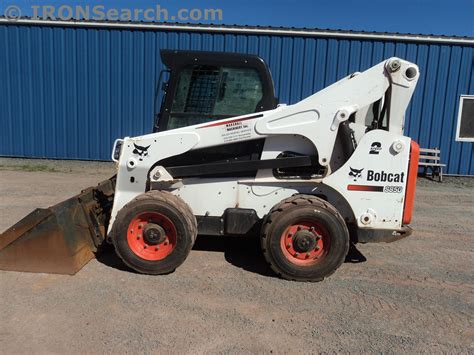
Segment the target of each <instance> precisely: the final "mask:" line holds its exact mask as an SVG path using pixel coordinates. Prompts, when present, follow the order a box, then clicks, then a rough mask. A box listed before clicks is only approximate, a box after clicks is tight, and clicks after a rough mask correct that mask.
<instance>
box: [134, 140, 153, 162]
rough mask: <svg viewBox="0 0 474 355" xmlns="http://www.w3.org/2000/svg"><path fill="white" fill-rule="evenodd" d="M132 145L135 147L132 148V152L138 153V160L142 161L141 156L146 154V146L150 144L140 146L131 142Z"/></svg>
mask: <svg viewBox="0 0 474 355" xmlns="http://www.w3.org/2000/svg"><path fill="white" fill-rule="evenodd" d="M133 146H134V147H135V149H134V150H133V154H138V156H139V158H138V160H140V161H143V158H144V157H147V156H148V148H150V146H147V147H141V146H139V145H136V144H135V143H133Z"/></svg>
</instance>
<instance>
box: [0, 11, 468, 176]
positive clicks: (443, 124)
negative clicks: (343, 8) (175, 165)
mask: <svg viewBox="0 0 474 355" xmlns="http://www.w3.org/2000/svg"><path fill="white" fill-rule="evenodd" d="M0 44H1V50H0V78H1V80H0V120H1V126H0V155H1V156H13V157H37V158H43V157H44V158H60V159H92V160H108V159H109V156H110V150H111V146H112V143H113V141H114V139H115V138H119V137H123V136H133V135H139V134H144V133H148V132H151V130H152V126H153V109H154V100H155V98H154V95H155V86H156V82H157V80H158V76H159V73H160V71H161V70H162V69H164V66H163V64H162V63H161V60H160V55H159V53H160V49H165V48H167V49H193V50H207V51H229V52H245V53H254V54H258V55H259V56H261V57H262V58H263V59H265V61H266V62H267V63H268V64H269V66H270V69H271V72H272V75H273V80H274V82H275V88H276V93H277V96H278V97H279V99H280V102H283V103H294V102H297V101H299V100H301V99H302V98H304V97H306V96H308V95H310V94H312V93H314V92H316V91H318V90H320V89H322V88H324V87H325V86H327V85H329V84H331V83H333V82H335V81H336V80H338V79H340V78H342V77H344V76H346V75H348V74H350V73H352V72H355V71H362V70H365V69H367V68H369V67H370V66H372V65H374V64H376V63H378V62H380V61H382V60H383V59H385V58H388V57H391V56H398V57H401V58H405V59H407V60H409V61H412V62H415V63H417V64H418V66H419V67H420V71H421V78H420V80H419V83H418V87H417V89H416V91H415V94H414V98H413V101H412V103H411V104H410V107H409V109H408V112H407V125H406V128H405V129H406V133H407V135H409V136H411V137H413V138H414V139H415V140H416V141H418V142H419V143H420V146H421V147H425V148H433V147H439V148H441V152H442V153H441V154H442V161H443V162H445V163H447V164H448V167H447V172H448V173H450V174H463V175H474V159H473V151H474V150H473V143H470V142H457V141H455V134H456V119H457V111H458V104H459V97H460V95H466V94H467V95H473V94H474V70H473V53H474V39H473V38H465V37H460V38H458V37H443V36H421V35H401V34H387V33H369V32H350V31H349V32H347V31H345V32H344V31H330V30H307V29H284V28H267V27H247V26H245V27H239V26H215V25H214V26H209V25H189V24H147V23H111V22H103V23H94V22H48V21H41V22H39V21H33V20H29V19H21V20H18V21H16V22H9V21H7V20H5V19H0ZM159 100H160V99H158V101H159Z"/></svg>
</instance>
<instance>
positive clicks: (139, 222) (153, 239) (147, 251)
mask: <svg viewBox="0 0 474 355" xmlns="http://www.w3.org/2000/svg"><path fill="white" fill-rule="evenodd" d="M127 242H128V246H129V247H130V249H131V250H132V252H133V253H134V254H135V255H137V256H139V257H140V258H142V259H144V260H148V261H158V260H163V259H164V258H166V257H167V256H168V255H170V254H171V253H172V252H173V250H174V248H175V247H176V243H177V232H176V227H175V225H174V223H173V222H172V221H171V220H170V219H169V218H168V217H166V216H164V215H163V214H161V213H158V212H142V213H140V214H138V215H136V216H135V217H134V218H133V219H132V220H131V221H130V223H129V225H128V229H127Z"/></svg>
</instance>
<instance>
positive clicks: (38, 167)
mask: <svg viewBox="0 0 474 355" xmlns="http://www.w3.org/2000/svg"><path fill="white" fill-rule="evenodd" d="M0 169H11V170H21V171H28V172H35V171H41V172H48V173H56V172H58V171H59V170H56V169H55V168H53V167H50V166H47V165H43V164H36V165H35V164H23V165H0Z"/></svg>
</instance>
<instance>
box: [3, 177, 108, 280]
mask: <svg viewBox="0 0 474 355" xmlns="http://www.w3.org/2000/svg"><path fill="white" fill-rule="evenodd" d="M114 192H115V176H114V177H112V178H110V179H108V180H104V181H102V182H100V183H99V184H98V185H97V186H96V187H90V188H87V189H85V190H83V191H82V192H81V193H80V194H78V195H76V196H74V197H71V198H69V199H67V200H65V201H63V202H61V203H58V204H57V205H54V206H52V207H49V208H46V209H43V208H38V209H36V210H34V211H33V212H31V213H30V214H29V215H27V216H26V217H25V218H23V219H22V220H20V221H19V222H18V223H16V224H15V225H14V226H12V227H10V228H9V229H7V230H6V231H5V232H4V233H3V234H1V235H0V270H9V271H26V272H44V273H54V274H69V275H73V274H75V273H76V272H78V271H79V270H80V269H81V268H82V267H83V266H84V265H86V264H87V263H88V262H89V261H90V260H91V259H93V258H94V257H95V255H94V253H95V252H96V251H97V248H98V247H99V246H100V245H101V244H102V243H103V242H104V240H105V236H106V232H107V226H108V222H109V217H110V211H111V209H112V204H113V198H114Z"/></svg>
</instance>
